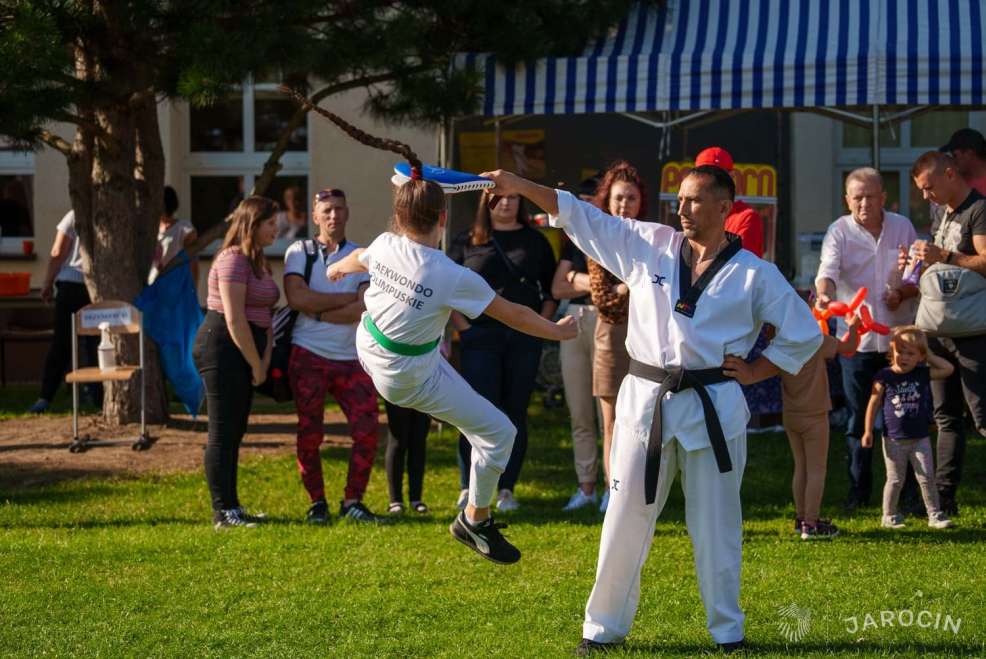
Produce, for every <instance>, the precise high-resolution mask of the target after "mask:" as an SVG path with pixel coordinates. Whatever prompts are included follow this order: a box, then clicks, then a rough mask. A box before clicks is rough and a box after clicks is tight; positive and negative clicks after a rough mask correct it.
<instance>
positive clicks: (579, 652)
mask: <svg viewBox="0 0 986 659" xmlns="http://www.w3.org/2000/svg"><path fill="white" fill-rule="evenodd" d="M617 645H619V643H600V642H599V641H590V640H589V639H587V638H583V639H582V642H581V643H579V644H578V645H577V646H576V648H575V656H576V657H588V656H589V655H590V654H593V653H594V652H598V653H603V652H609V651H610V650H612V649H614V648H615V647H616V646H617Z"/></svg>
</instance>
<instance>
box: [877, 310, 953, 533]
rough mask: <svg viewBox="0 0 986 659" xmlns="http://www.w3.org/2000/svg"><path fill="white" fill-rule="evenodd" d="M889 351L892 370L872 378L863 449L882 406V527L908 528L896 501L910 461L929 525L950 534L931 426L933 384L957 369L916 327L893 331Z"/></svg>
mask: <svg viewBox="0 0 986 659" xmlns="http://www.w3.org/2000/svg"><path fill="white" fill-rule="evenodd" d="M887 352H888V354H887V357H888V358H889V360H890V366H889V367H887V368H884V369H882V370H880V371H878V372H877V374H876V376H875V377H874V379H873V393H872V394H871V395H870V402H869V405H867V407H866V432H865V434H864V435H863V438H862V444H863V446H864V447H866V448H869V447H870V446H872V445H873V423H874V422H875V421H876V416H877V413H878V412H879V411H880V407H881V405H882V406H883V425H884V434H883V460H884V463H885V464H886V467H887V484H886V485H885V486H884V487H883V519H882V521H881V525H882V526H884V527H886V528H891V529H899V528H903V526H904V516H903V515H901V514H899V513H898V512H897V499H898V498H899V497H900V490H901V488H902V487H903V485H904V475H905V473H906V470H907V463H908V461H910V463H911V464H912V465H913V466H914V475H915V476H916V477H917V481H918V485H920V486H921V495H922V496H923V497H924V505H925V508H927V510H928V526H930V527H931V528H933V529H947V528H949V527H951V526H953V524H952V521H951V520H950V519H948V517H946V516H945V514H944V513H943V512H942V511H941V509H940V508H939V506H938V488H937V487H936V486H935V466H934V460H933V459H932V457H931V441H930V439H929V438H928V422H929V421H930V419H931V409H932V408H931V380H943V379H945V378H947V377H948V376H950V375H951V374H952V371H953V370H954V367H953V366H952V365H951V364H950V363H949V362H948V361H946V360H944V359H942V358H941V357H939V356H937V355H935V354H934V353H932V352H930V351H929V350H928V339H927V338H926V337H925V335H924V332H922V331H921V330H920V329H919V328H918V327H916V326H914V325H907V326H904V327H897V328H894V331H893V333H892V334H891V335H890V349H889V350H888V351H887ZM925 362H927V363H925Z"/></svg>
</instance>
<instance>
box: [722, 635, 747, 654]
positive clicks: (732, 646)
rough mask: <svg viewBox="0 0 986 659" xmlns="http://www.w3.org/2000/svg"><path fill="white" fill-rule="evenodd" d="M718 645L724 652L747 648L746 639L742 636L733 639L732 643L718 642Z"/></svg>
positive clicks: (728, 652)
mask: <svg viewBox="0 0 986 659" xmlns="http://www.w3.org/2000/svg"><path fill="white" fill-rule="evenodd" d="M716 647H717V648H719V649H720V650H722V652H723V653H724V654H732V653H734V652H742V651H743V650H745V649H746V639H745V638H741V639H740V640H738V641H733V642H732V643H716Z"/></svg>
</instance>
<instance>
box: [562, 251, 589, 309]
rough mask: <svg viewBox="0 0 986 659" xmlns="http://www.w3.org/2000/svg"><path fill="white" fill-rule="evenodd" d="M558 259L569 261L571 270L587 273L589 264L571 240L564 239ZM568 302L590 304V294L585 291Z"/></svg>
mask: <svg viewBox="0 0 986 659" xmlns="http://www.w3.org/2000/svg"><path fill="white" fill-rule="evenodd" d="M558 260H559V261H571V262H572V270H573V271H575V272H578V273H581V274H583V275H587V274H589V264H588V263H586V260H585V254H583V253H582V250H581V249H579V248H578V247H576V246H575V243H573V242H572V241H571V240H566V241H565V245H564V247H562V248H561V256H560V257H559V258H558ZM569 304H592V296H591V295H589V294H588V293H586V294H585V295H583V296H582V297H573V298H572V299H571V300H570V301H569Z"/></svg>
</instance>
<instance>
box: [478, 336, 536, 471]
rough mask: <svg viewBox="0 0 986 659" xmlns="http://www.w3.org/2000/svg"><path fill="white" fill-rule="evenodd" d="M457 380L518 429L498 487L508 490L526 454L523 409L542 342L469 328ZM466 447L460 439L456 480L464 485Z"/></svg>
mask: <svg viewBox="0 0 986 659" xmlns="http://www.w3.org/2000/svg"><path fill="white" fill-rule="evenodd" d="M460 336H461V338H462V355H461V371H462V377H463V378H464V379H465V380H466V382H468V383H469V385H470V386H471V387H472V388H473V389H475V390H476V392H477V393H479V394H480V395H481V396H483V397H484V398H486V399H487V400H488V401H490V402H491V403H493V404H494V405H495V406H496V407H497V408H498V409H500V410H501V411H503V413H504V414H506V415H507V417H509V419H510V421H511V422H512V423H513V424H514V426H516V427H517V437H516V439H515V440H514V446H513V450H512V451H511V453H510V461H509V462H507V468H506V470H505V471H504V472H503V474H502V475H501V476H500V483H499V489H501V490H503V489H507V490H513V489H514V486H515V485H516V484H517V478H518V477H519V476H520V468H521V466H522V465H523V463H524V455H525V454H526V453H527V406H528V404H529V403H530V402H531V393H533V391H534V379H535V377H536V376H537V372H538V367H539V365H540V361H541V339H537V338H534V337H532V336H528V335H526V334H522V333H520V332H518V331H516V330H513V329H510V328H509V327H506V326H504V325H501V324H499V323H496V324H486V323H484V324H481V325H473V326H472V327H471V328H469V329H468V330H466V331H465V332H463V333H462V334H461V335H460ZM470 452H471V446H470V445H469V442H468V441H466V438H465V437H463V436H461V435H460V436H459V482H460V484H461V487H462V489H466V488H468V487H469V468H470V464H469V459H470Z"/></svg>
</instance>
